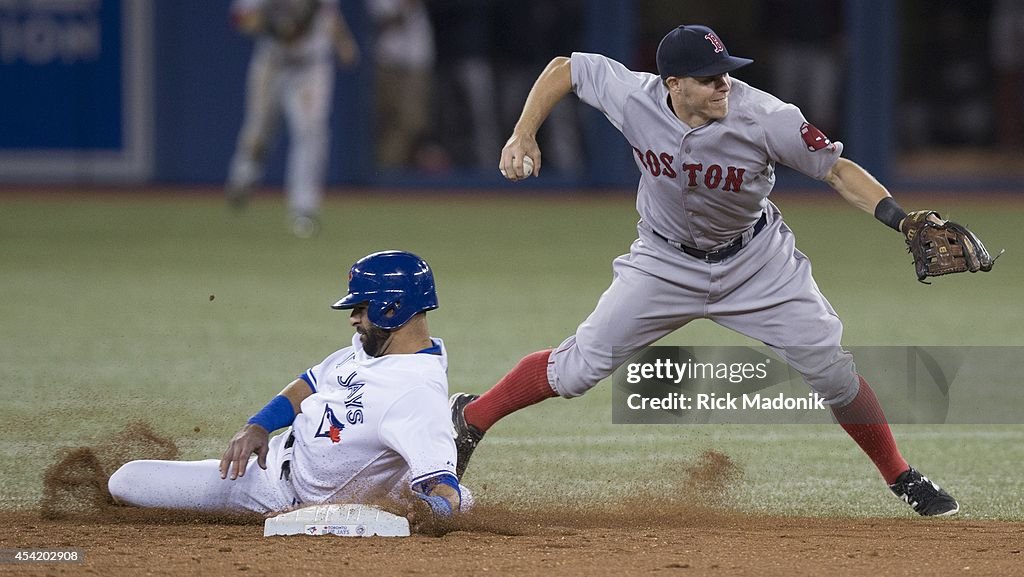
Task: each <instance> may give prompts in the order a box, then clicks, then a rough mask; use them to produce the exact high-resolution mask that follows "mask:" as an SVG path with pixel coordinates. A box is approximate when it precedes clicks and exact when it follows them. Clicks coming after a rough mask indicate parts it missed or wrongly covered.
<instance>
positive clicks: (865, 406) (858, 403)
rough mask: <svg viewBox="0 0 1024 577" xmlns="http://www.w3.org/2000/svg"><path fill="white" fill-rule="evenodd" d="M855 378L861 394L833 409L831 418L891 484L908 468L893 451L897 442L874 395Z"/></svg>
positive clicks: (898, 454) (862, 380)
mask: <svg viewBox="0 0 1024 577" xmlns="http://www.w3.org/2000/svg"><path fill="white" fill-rule="evenodd" d="M857 378H858V379H860V391H858V392H857V396H856V397H854V398H853V402H851V403H850V404H848V405H846V406H845V407H832V414H833V415H835V416H836V420H837V421H839V424H840V426H842V427H843V429H844V430H845V431H846V433H847V434H848V435H850V436H851V437H853V440H854V441H856V442H857V444H858V445H860V448H861V449H863V450H864V452H865V453H867V454H868V457H870V458H871V460H872V461H873V462H874V463H875V466H876V467H878V472H879V473H881V474H882V477H883V478H884V479H885V482H886V483H889V484H892V483H893V482H894V481H896V477H899V476H900V473H902V472H903V471H906V470H907V469H908V468H909V467H910V465H907V462H906V461H905V460H904V459H903V455H901V454H900V450H899V448H897V447H896V439H894V438H893V436H892V431H891V430H890V429H889V423H887V422H886V420H885V413H883V412H882V407H881V406H879V404H878V398H877V397H875V392H874V391H872V390H871V387H870V386H869V385H868V382H867V381H865V380H864V377H862V376H860V375H857Z"/></svg>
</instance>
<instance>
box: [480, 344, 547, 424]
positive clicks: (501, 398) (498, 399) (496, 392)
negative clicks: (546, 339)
mask: <svg viewBox="0 0 1024 577" xmlns="http://www.w3.org/2000/svg"><path fill="white" fill-rule="evenodd" d="M549 356H551V349H547V350H544V351H537V352H536V353H531V354H529V355H526V356H525V357H523V360H521V361H519V364H517V365H516V366H515V368H513V369H512V370H511V371H509V372H508V374H507V375H505V376H504V377H502V379H501V380H500V381H498V384H496V385H494V386H493V387H491V390H489V391H487V392H486V393H484V394H483V395H481V396H480V398H479V399H476V400H474V401H473V402H472V403H470V404H468V405H466V409H465V413H464V414H465V417H466V422H467V423H469V424H470V425H473V426H474V427H476V428H478V429H480V430H481V431H486V430H487V429H490V428H491V425H493V424H494V423H496V422H498V421H499V420H501V419H502V418H503V417H504V416H505V415H510V414H512V413H514V412H516V411H518V410H519V409H522V408H524V407H529V406H530V405H533V404H536V403H539V402H541V401H543V400H544V399H549V398H551V397H554V396H556V393H555V391H554V390H553V389H552V388H551V385H549V384H548V357H549Z"/></svg>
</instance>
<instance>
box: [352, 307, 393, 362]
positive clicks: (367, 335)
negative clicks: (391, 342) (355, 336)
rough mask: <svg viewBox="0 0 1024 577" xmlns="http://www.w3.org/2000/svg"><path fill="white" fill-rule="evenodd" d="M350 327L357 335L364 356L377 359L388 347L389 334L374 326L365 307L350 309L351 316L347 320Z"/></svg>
mask: <svg viewBox="0 0 1024 577" xmlns="http://www.w3.org/2000/svg"><path fill="white" fill-rule="evenodd" d="M349 322H351V324H352V326H353V327H354V328H355V329H356V332H357V333H359V342H361V343H362V344H363V350H364V351H366V354H368V355H370V356H373V357H379V356H380V355H381V353H383V352H384V349H386V348H387V346H388V339H389V338H391V332H390V331H387V330H384V329H382V328H380V327H378V326H375V325H374V324H373V323H371V322H370V319H369V317H368V316H367V315H366V305H360V306H357V307H355V308H354V309H352V316H351V317H350V318H349Z"/></svg>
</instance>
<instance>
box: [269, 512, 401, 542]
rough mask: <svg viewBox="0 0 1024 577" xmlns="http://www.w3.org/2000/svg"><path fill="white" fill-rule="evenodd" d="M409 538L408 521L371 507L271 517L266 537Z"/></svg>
mask: <svg viewBox="0 0 1024 577" xmlns="http://www.w3.org/2000/svg"><path fill="white" fill-rule="evenodd" d="M271 535H339V536H342V537H372V536H374V535H376V536H379V537H408V536H409V520H408V519H406V518H405V517H399V516H398V515H393V514H391V513H388V512H387V511H383V510H381V509H378V508H377V507H373V506H371V505H314V506H311V507H303V508H302V509H296V510H294V511H289V512H288V513H282V514H280V515H278V516H276V517H271V518H269V519H267V520H266V522H264V524H263V536H264V537H270V536H271Z"/></svg>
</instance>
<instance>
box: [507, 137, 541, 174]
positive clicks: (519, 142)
mask: <svg viewBox="0 0 1024 577" xmlns="http://www.w3.org/2000/svg"><path fill="white" fill-rule="evenodd" d="M527 156H529V157H530V160H532V161H533V170H532V172H527V170H526V168H524V166H523V159H524V158H526V157H527ZM540 164H541V154H540V146H538V145H537V139H536V137H534V136H533V135H530V134H524V133H518V132H517V133H515V134H513V135H512V137H511V138H509V139H508V142H506V143H505V147H504V148H502V149H501V160H500V161H499V162H498V170H500V171H501V175H502V176H504V177H505V178H507V179H509V180H511V181H513V182H515V181H517V180H522V179H524V178H526V177H528V176H531V175H532V176H539V175H540Z"/></svg>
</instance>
